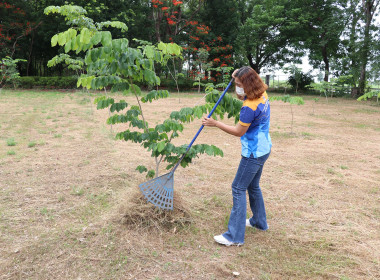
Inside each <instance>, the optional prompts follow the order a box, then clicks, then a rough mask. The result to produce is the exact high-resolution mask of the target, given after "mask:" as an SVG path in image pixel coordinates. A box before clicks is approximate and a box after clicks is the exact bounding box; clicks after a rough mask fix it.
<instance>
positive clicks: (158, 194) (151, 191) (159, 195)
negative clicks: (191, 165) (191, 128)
mask: <svg viewBox="0 0 380 280" xmlns="http://www.w3.org/2000/svg"><path fill="white" fill-rule="evenodd" d="M232 81H233V79H231V81H230V82H229V84H228V85H227V87H226V89H225V90H224V92H223V93H222V95H221V96H220V97H219V99H218V101H217V102H216V103H215V106H214V108H212V110H211V112H210V114H209V115H208V118H210V117H211V116H212V114H213V113H214V111H215V109H216V107H218V105H219V103H220V101H222V99H223V97H224V95H225V94H226V92H227V90H228V89H229V87H230V86H231V84H232ZM203 127H204V125H202V126H201V127H200V128H199V130H198V132H197V134H195V136H194V138H193V140H192V141H191V142H190V144H189V146H187V149H186V151H185V153H184V154H183V155H182V156H181V158H180V159H179V160H178V162H177V163H176V165H175V166H174V167H173V169H172V170H171V171H170V172H169V173H166V174H164V175H161V176H159V177H157V178H154V179H152V180H149V181H147V182H145V183H142V184H140V185H139V188H140V190H141V192H142V194H143V195H144V197H145V198H146V199H147V200H148V202H151V203H152V204H154V205H155V206H157V207H158V208H161V209H165V210H173V194H174V190H173V187H174V171H175V170H176V169H177V167H178V166H179V165H180V163H181V161H182V160H183V158H184V157H185V156H186V154H187V152H188V151H189V150H190V148H191V146H192V145H193V143H194V142H195V139H197V137H198V135H199V134H200V133H201V131H202V129H203Z"/></svg>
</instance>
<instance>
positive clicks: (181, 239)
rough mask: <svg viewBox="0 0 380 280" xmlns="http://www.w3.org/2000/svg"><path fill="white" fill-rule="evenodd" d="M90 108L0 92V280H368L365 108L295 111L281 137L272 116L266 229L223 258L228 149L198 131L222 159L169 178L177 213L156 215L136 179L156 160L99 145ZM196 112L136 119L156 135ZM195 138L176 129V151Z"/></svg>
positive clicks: (377, 209)
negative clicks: (173, 118)
mask: <svg viewBox="0 0 380 280" xmlns="http://www.w3.org/2000/svg"><path fill="white" fill-rule="evenodd" d="M94 98H95V95H94V94H91V95H88V94H83V93H81V92H69V93H67V92H66V93H62V92H32V91H24V92H15V91H3V92H2V95H1V96H0V131H1V135H0V279H57V280H58V279H341V280H343V279H379V278H380V272H379V271H380V249H379V248H380V144H379V141H380V108H379V107H378V106H374V103H370V102H357V101H355V100H346V99H329V102H328V103H326V101H325V100H322V99H321V100H320V101H318V102H317V103H315V101H314V100H313V99H312V98H307V97H305V98H306V102H305V105H303V106H294V107H293V111H294V124H293V131H294V134H290V131H291V127H290V125H291V114H290V112H291V111H290V107H289V106H290V105H289V104H285V103H281V102H272V103H271V110H272V118H271V136H272V140H273V149H272V153H271V156H270V157H269V159H268V161H267V163H266V166H265V168H264V173H263V177H262V186H261V187H262V191H263V194H264V199H265V203H266V208H267V215H268V223H269V226H270V229H269V230H268V231H266V232H261V231H256V230H254V229H247V231H246V238H245V244H244V246H241V247H228V248H227V247H221V246H219V245H217V244H216V243H214V241H213V238H212V237H213V235H217V234H220V233H222V232H224V231H225V230H226V226H227V221H228V216H229V212H230V209H231V205H232V198H231V188H230V185H231V182H232V180H233V178H234V175H235V172H236V169H237V166H238V163H239V160H240V140H239V139H238V138H236V137H233V136H229V135H227V134H225V133H223V132H221V131H220V130H217V129H213V128H205V129H204V130H203V131H202V133H201V135H200V136H199V138H198V139H197V141H196V142H197V143H208V144H214V145H216V146H218V147H220V148H221V149H222V150H223V151H224V157H223V158H220V157H217V158H214V157H209V156H205V155H204V156H200V157H199V158H198V159H196V160H195V161H194V162H193V163H192V164H191V165H190V166H189V167H188V168H186V169H182V168H179V169H178V170H177V171H176V174H175V178H174V188H175V193H176V197H178V199H179V200H178V201H179V202H178V201H176V202H175V205H176V206H177V210H176V211H175V212H173V213H170V214H167V213H166V214H165V213H162V212H158V211H156V209H154V208H152V207H151V206H150V205H148V204H144V200H142V199H141V196H139V195H138V185H139V184H140V183H142V182H144V181H146V180H147V179H146V178H145V177H144V176H143V175H141V174H139V173H138V172H137V171H136V170H135V168H136V167H137V166H138V165H140V164H144V165H146V166H151V167H153V162H154V160H153V159H152V158H150V153H149V152H146V151H144V150H143V149H142V148H141V147H140V146H139V145H137V144H132V143H126V142H123V141H116V140H114V139H113V135H114V134H115V132H118V131H122V130H124V129H127V127H126V126H124V127H123V126H122V125H118V126H113V127H112V131H111V127H110V126H108V125H107V124H106V119H107V117H108V112H107V111H106V110H101V111H98V110H96V108H95V106H94V105H93V104H92V101H93V100H94ZM115 98H116V99H118V98H123V99H126V101H127V102H129V103H131V104H135V103H136V100H135V98H134V97H131V96H129V97H126V98H125V97H121V96H119V95H115ZM200 102H202V100H201V99H200V96H199V95H195V94H192V95H190V94H189V95H181V96H176V95H174V96H173V97H171V98H168V99H165V100H159V101H156V102H153V103H151V104H144V110H145V117H146V118H147V119H148V121H149V122H150V123H151V124H152V125H154V124H155V123H158V122H160V121H162V120H163V119H165V118H167V117H168V116H169V114H170V112H172V111H173V110H179V109H180V108H182V107H188V106H193V105H195V104H199V103H200ZM224 121H225V122H226V123H230V124H233V121H232V120H228V119H225V120H224ZM199 126H200V121H195V122H194V123H191V124H189V125H187V126H186V129H185V130H184V133H183V135H182V136H181V137H180V138H178V139H176V141H177V143H181V144H188V143H189V142H190V140H191V139H192V137H193V136H194V134H195V133H196V131H197V130H198V128H199ZM10 138H13V140H14V142H15V145H14V146H9V145H8V142H9V141H8V140H9V139H10ZM10 142H12V141H10ZM10 142H9V143H10ZM165 172H166V171H165V170H164V169H162V170H161V174H163V173H165ZM233 272H239V276H234V275H233Z"/></svg>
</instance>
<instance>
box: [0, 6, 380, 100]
mask: <svg viewBox="0 0 380 280" xmlns="http://www.w3.org/2000/svg"><path fill="white" fill-rule="evenodd" d="M68 4H72V5H77V6H82V7H83V8H84V9H85V10H86V14H85V16H86V17H87V18H91V19H93V21H94V22H104V21H106V20H112V21H119V22H123V23H124V24H126V26H127V27H128V31H127V32H123V31H122V30H120V29H117V28H112V27H111V26H104V30H107V31H110V32H111V33H112V37H113V38H126V39H128V40H129V42H130V44H131V45H132V46H137V45H138V44H137V43H136V42H137V41H135V40H134V39H138V40H140V42H141V41H145V42H149V43H150V44H153V45H154V44H156V43H158V42H161V41H162V42H165V43H170V42H173V43H176V44H178V45H180V46H182V47H183V50H184V52H183V58H184V60H182V61H177V62H175V65H174V64H173V66H174V67H176V69H177V70H176V71H177V72H178V73H181V72H184V73H185V75H187V76H188V77H190V78H194V80H199V77H200V76H202V79H204V80H210V79H211V81H221V79H222V73H223V71H224V72H226V71H227V70H222V68H223V67H232V68H236V67H239V66H242V65H250V66H251V67H252V68H254V69H255V70H256V71H257V72H258V73H260V72H263V71H270V70H271V69H276V68H277V69H278V68H282V67H284V65H285V64H288V63H292V64H297V63H299V62H300V58H301V57H302V56H304V55H307V56H308V57H309V61H310V63H311V65H312V66H313V68H314V69H318V70H320V71H321V72H322V73H323V75H324V80H325V81H328V80H329V79H330V78H332V77H339V76H347V77H349V79H350V84H351V85H352V87H358V88H360V90H359V93H360V94H362V93H363V91H364V87H365V85H366V82H367V80H368V78H371V79H378V77H379V76H380V75H379V74H378V72H379V66H378V65H379V64H380V62H379V56H378V55H377V54H378V52H379V44H378V39H379V23H378V22H376V21H375V18H376V15H377V14H378V10H379V0H365V1H364V0H363V1H359V0H318V1H309V0H303V1H299V0H295V1H285V0H262V1H258V0H237V1H234V0H208V1H205V0H182V1H179V0H128V1H127V0H115V1H106V0H91V1H84V0H71V1H69V2H68ZM58 5H62V1H58V0H42V1H37V0H31V1H23V0H14V1H12V2H11V3H8V2H5V1H1V2H0V18H1V20H0V46H1V48H0V58H5V57H6V56H10V57H13V58H14V59H16V58H17V59H25V60H26V61H27V63H22V64H19V70H20V73H21V75H23V76H28V75H34V76H35V75H39V76H48V75H57V74H58V75H69V74H70V71H73V70H72V69H69V68H68V67H67V65H65V64H58V63H57V65H56V66H55V67H50V68H49V67H47V62H48V61H49V60H50V59H52V58H53V57H55V56H56V55H59V54H63V53H64V52H65V50H64V48H63V47H62V46H57V47H55V48H51V47H50V43H51V42H50V38H51V37H52V36H53V35H54V34H56V33H59V32H62V31H64V30H66V29H67V24H66V23H65V22H64V21H62V18H60V17H59V16H57V15H56V14H49V15H44V14H43V10H44V9H45V8H46V7H47V6H58ZM200 53H201V54H202V55H203V57H206V58H207V61H205V62H204V63H202V64H199V61H200V60H199V59H200V57H199V55H200ZM80 56H81V54H79V57H80ZM82 59H83V57H82ZM201 65H203V67H202V66H201ZM205 65H208V66H209V67H204V66H205ZM232 68H231V69H232ZM226 69H227V68H226ZM156 70H157V71H162V73H166V72H167V71H166V70H165V69H161V68H159V69H156Z"/></svg>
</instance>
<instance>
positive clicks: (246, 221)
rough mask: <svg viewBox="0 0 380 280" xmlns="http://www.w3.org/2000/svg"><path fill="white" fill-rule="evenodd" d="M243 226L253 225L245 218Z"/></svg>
mask: <svg viewBox="0 0 380 280" xmlns="http://www.w3.org/2000/svg"><path fill="white" fill-rule="evenodd" d="M245 226H246V227H253V226H252V225H251V223H250V222H249V219H246V220H245Z"/></svg>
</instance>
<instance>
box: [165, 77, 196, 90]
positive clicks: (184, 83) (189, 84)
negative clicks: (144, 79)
mask: <svg viewBox="0 0 380 280" xmlns="http://www.w3.org/2000/svg"><path fill="white" fill-rule="evenodd" d="M177 82H178V87H179V89H180V90H189V89H192V88H194V86H193V84H194V82H195V81H194V80H193V79H191V78H186V77H179V78H178V80H177ZM160 87H163V88H167V89H170V90H177V85H176V83H175V81H174V80H173V79H172V78H170V79H166V78H161V84H160Z"/></svg>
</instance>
